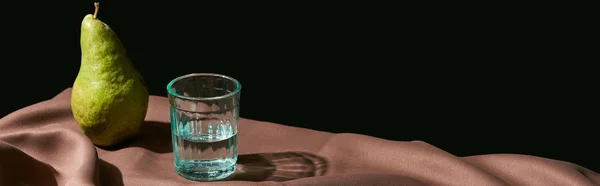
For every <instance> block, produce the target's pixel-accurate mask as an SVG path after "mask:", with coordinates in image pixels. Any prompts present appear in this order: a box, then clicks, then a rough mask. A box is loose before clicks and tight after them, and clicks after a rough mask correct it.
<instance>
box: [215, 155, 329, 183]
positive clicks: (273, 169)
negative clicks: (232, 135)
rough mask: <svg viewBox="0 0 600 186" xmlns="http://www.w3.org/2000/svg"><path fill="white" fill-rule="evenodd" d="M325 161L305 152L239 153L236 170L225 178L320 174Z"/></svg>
mask: <svg viewBox="0 0 600 186" xmlns="http://www.w3.org/2000/svg"><path fill="white" fill-rule="evenodd" d="M326 171H327V161H326V160H325V159H324V158H322V157H319V156H317V155H314V154H311V153H307V152H278V153H259V154H240V155H239V156H238V162H237V169H236V172H235V173H234V174H233V175H232V176H230V177H229V178H228V179H226V180H235V181H288V180H294V179H299V178H306V177H314V176H322V175H324V174H325V173H326Z"/></svg>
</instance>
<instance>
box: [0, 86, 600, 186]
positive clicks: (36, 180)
mask: <svg viewBox="0 0 600 186" xmlns="http://www.w3.org/2000/svg"><path fill="white" fill-rule="evenodd" d="M70 93H71V89H66V90H65V91H63V92H61V93H60V94H58V95H57V96H56V97H54V98H53V99H51V100H48V101H44V102H40V103H38V104H34V105H31V106H29V107H26V108H23V109H21V110H18V111H15V112H13V113H11V114H9V115H7V116H5V117H4V118H2V119H0V185H2V186H4V185H6V186H9V185H10V186H12V185H50V186H52V185H68V186H85V185H117V186H118V185H203V184H206V185H477V186H483V185H486V186H487V185H543V186H548V185H600V174H598V173H596V172H593V171H591V170H588V169H586V168H584V167H582V166H579V165H575V164H572V163H568V162H564V161H557V160H552V159H545V158H541V157H534V156H527V155H516V154H492V155H479V156H469V157H457V156H454V155H452V154H450V153H447V152H445V151H443V150H441V149H438V148H436V147H434V146H432V145H430V144H427V143H425V142H422V141H410V142H402V141H390V140H385V139H379V138H374V137H370V136H365V135H358V134H333V133H327V132H320V131H314V130H309V129H303V128H295V127H290V126H284V125H279V124H275V123H269V122H261V121H255V120H249V119H242V120H241V121H240V122H241V123H240V132H239V138H238V139H239V153H240V155H239V157H238V169H237V171H236V173H235V174H234V175H233V176H232V177H230V178H229V179H228V180H224V181H218V182H195V181H189V180H186V179H184V178H182V177H180V176H179V175H177V173H176V172H175V169H174V167H173V155H172V153H171V151H172V150H171V135H170V125H169V111H168V102H167V99H166V98H165V97H159V96H151V98H150V106H149V110H148V114H147V117H146V123H145V125H144V126H143V127H142V131H141V133H140V134H139V135H138V136H137V138H136V139H135V140H134V141H133V142H131V143H129V144H127V145H125V146H122V147H117V148H112V149H102V148H97V147H95V146H94V145H93V144H92V143H91V142H90V140H89V139H88V138H87V137H86V136H84V135H83V133H82V132H80V130H79V128H78V125H77V123H76V122H75V120H74V119H73V116H72V115H71V110H70Z"/></svg>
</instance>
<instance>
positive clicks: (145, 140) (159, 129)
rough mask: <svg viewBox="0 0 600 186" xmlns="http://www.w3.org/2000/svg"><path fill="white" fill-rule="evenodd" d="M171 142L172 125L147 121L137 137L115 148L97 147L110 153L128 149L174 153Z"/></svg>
mask: <svg viewBox="0 0 600 186" xmlns="http://www.w3.org/2000/svg"><path fill="white" fill-rule="evenodd" d="M171 141H172V140H171V124H170V123H165V122H153V121H146V122H144V124H143V125H142V127H141V128H140V131H139V133H138V134H137V135H136V136H134V137H132V138H129V139H127V140H125V141H123V142H121V143H119V144H117V145H114V146H110V147H102V146H97V147H98V148H101V149H104V150H108V151H116V150H119V149H123V148H127V147H141V148H144V149H147V150H150V151H152V152H156V153H171V152H173V148H172V144H171Z"/></svg>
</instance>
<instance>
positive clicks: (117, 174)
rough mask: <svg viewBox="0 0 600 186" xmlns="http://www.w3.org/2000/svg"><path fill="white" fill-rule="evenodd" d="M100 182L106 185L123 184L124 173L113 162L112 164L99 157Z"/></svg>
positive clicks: (118, 185) (117, 185) (121, 185)
mask: <svg viewBox="0 0 600 186" xmlns="http://www.w3.org/2000/svg"><path fill="white" fill-rule="evenodd" d="M98 166H99V168H100V171H99V176H100V177H99V179H100V180H99V182H100V185H106V186H109V185H110V186H123V185H124V184H123V174H122V173H121V171H120V170H119V168H117V167H116V166H114V165H113V164H110V163H108V162H106V161H104V160H102V159H98Z"/></svg>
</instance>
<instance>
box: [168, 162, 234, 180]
mask: <svg viewBox="0 0 600 186" xmlns="http://www.w3.org/2000/svg"><path fill="white" fill-rule="evenodd" d="M176 169H177V174H179V175H180V176H182V177H184V178H186V179H189V180H194V181H218V180H222V179H225V178H227V177H229V176H231V175H232V174H233V173H234V172H235V169H236V164H235V163H234V164H233V165H231V166H229V167H225V168H219V169H215V168H209V169H207V168H206V167H205V166H204V165H202V164H185V165H184V166H180V167H176Z"/></svg>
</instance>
